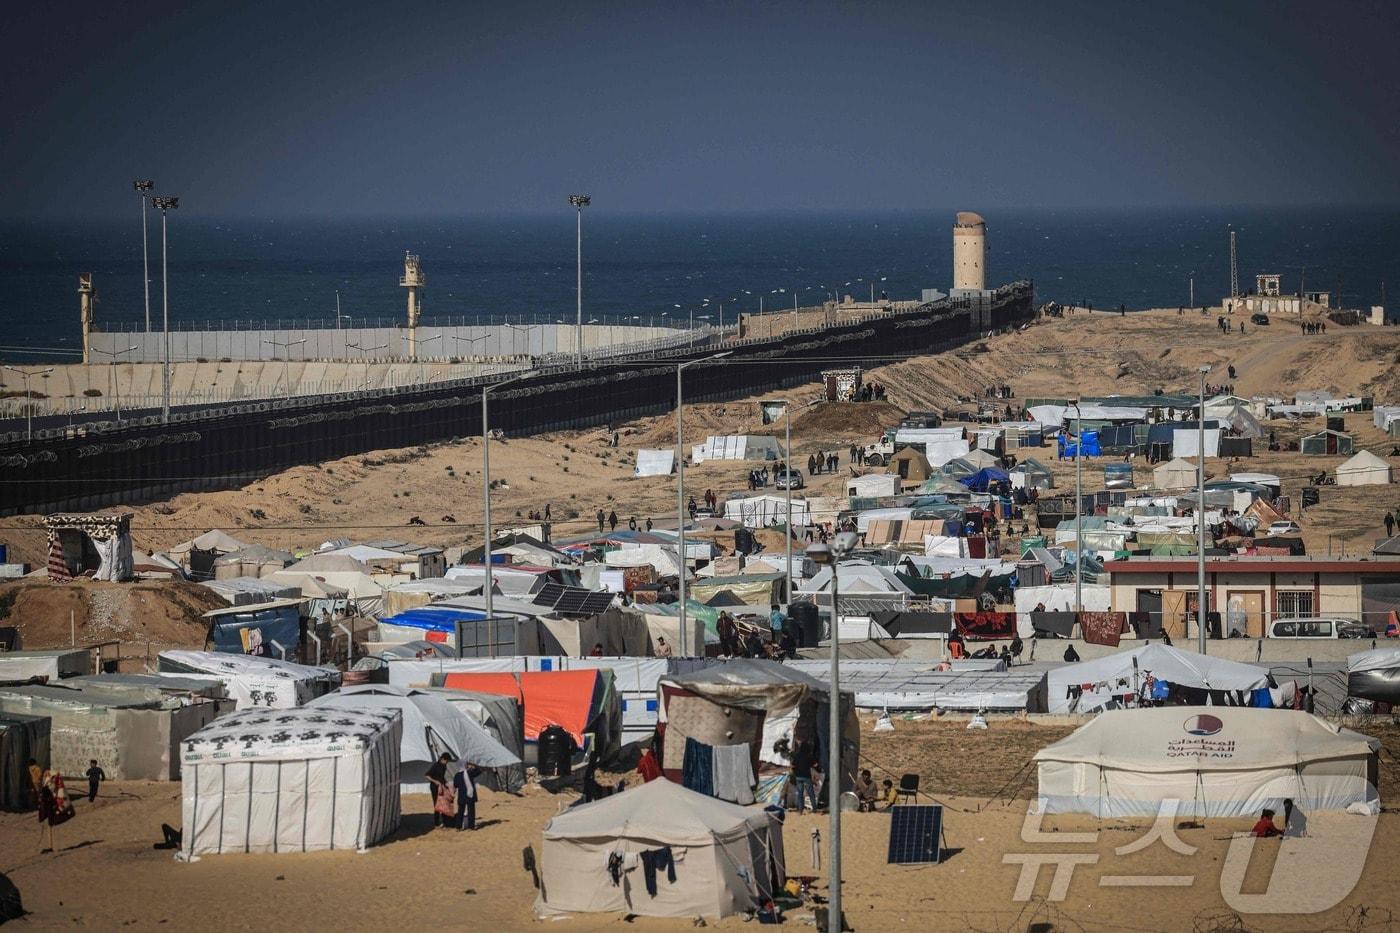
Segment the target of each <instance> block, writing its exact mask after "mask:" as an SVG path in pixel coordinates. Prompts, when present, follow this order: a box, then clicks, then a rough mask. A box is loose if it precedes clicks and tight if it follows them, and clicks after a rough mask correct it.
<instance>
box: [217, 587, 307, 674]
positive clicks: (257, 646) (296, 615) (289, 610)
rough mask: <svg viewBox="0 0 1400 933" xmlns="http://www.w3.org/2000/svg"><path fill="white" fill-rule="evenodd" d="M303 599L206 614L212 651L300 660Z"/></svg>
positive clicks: (285, 600) (233, 608)
mask: <svg viewBox="0 0 1400 933" xmlns="http://www.w3.org/2000/svg"><path fill="white" fill-rule="evenodd" d="M301 604H302V601H301V600H300V599H279V600H276V601H275V602H270V603H259V604H254V605H248V606H233V607H232V608H229V609H215V610H213V611H211V612H206V613H205V614H204V618H206V619H208V620H209V635H208V638H207V641H208V644H209V647H211V648H213V649H214V650H215V651H225V652H228V653H230V654H251V655H255V656H259V657H267V658H273V657H275V658H279V659H282V658H289V659H291V660H296V659H297V646H298V645H300V644H301Z"/></svg>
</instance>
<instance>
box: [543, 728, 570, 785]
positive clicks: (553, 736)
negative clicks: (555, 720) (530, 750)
mask: <svg viewBox="0 0 1400 933" xmlns="http://www.w3.org/2000/svg"><path fill="white" fill-rule="evenodd" d="M573 755H574V737H573V736H571V735H569V733H568V732H566V731H565V730H564V728H563V727H562V726H556V725H550V726H546V727H545V728H544V729H543V730H542V731H541V732H540V740H539V773H540V777H568V775H569V771H570V761H571V759H572V758H573Z"/></svg>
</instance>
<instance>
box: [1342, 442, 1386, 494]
mask: <svg viewBox="0 0 1400 933" xmlns="http://www.w3.org/2000/svg"><path fill="white" fill-rule="evenodd" d="M1389 482H1390V464H1389V463H1387V462H1386V461H1384V460H1382V459H1381V458H1380V457H1377V456H1376V455H1375V454H1373V453H1371V452H1370V451H1369V450H1358V451H1357V452H1356V453H1355V454H1353V455H1352V456H1351V458H1350V459H1349V460H1347V461H1345V462H1344V463H1342V465H1341V466H1339V467H1337V485H1338V486H1384V485H1386V484H1388V483H1389Z"/></svg>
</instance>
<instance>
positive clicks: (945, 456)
mask: <svg viewBox="0 0 1400 933" xmlns="http://www.w3.org/2000/svg"><path fill="white" fill-rule="evenodd" d="M969 450H971V446H970V445H969V444H968V442H967V441H963V440H958V439H957V438H945V439H941V440H933V441H929V442H928V443H926V444H925V445H924V457H925V458H927V459H928V465H929V466H930V467H932V468H933V469H935V470H936V469H938V468H939V467H941V466H942V465H943V464H945V463H947V462H948V461H949V460H956V459H958V458H959V457H963V458H966V457H967V454H968V451H969Z"/></svg>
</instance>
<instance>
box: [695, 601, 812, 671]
mask: <svg viewBox="0 0 1400 933" xmlns="http://www.w3.org/2000/svg"><path fill="white" fill-rule="evenodd" d="M781 616H782V613H781V612H780V611H779V610H778V607H776V606H774V607H773V617H774V618H780V617H781ZM769 626H770V631H771V634H770V636H769V637H768V638H766V639H765V638H764V637H763V634H762V632H760V631H759V629H758V627H756V626H751V627H749V628H748V629H747V630H745V629H744V628H741V627H740V626H739V623H738V622H737V621H736V620H735V619H734V617H733V616H731V615H730V614H729V613H727V612H721V613H720V614H719V619H718V620H717V621H716V622H715V634H716V635H718V636H719V653H720V654H721V655H723V656H724V657H729V658H759V659H764V660H769V661H777V660H781V659H782V658H794V657H796V656H797V640H796V637H795V634H794V633H793V632H792V631H791V629H790V627H788V626H785V625H782V623H781V622H780V623H778V624H777V625H774V624H773V622H772V620H771V619H770V622H769Z"/></svg>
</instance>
